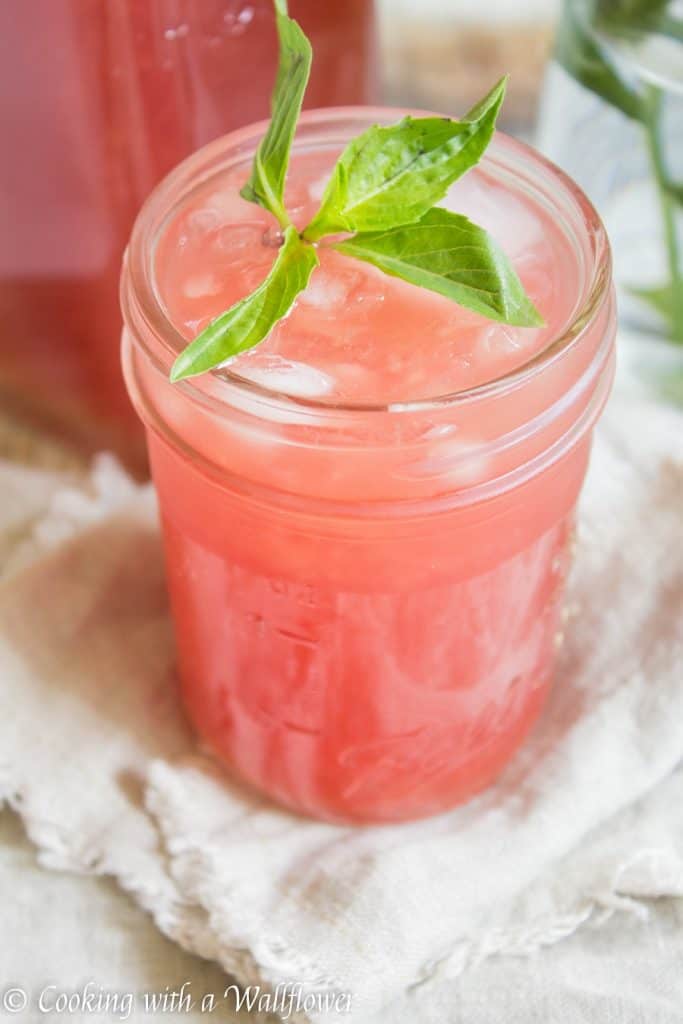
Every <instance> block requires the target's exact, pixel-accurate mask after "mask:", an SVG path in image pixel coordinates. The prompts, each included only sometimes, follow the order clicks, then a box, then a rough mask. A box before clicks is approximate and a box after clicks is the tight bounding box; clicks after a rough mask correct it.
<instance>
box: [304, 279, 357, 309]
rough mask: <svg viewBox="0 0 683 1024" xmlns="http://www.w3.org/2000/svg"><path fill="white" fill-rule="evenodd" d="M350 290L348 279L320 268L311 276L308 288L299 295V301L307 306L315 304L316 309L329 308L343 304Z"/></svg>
mask: <svg viewBox="0 0 683 1024" xmlns="http://www.w3.org/2000/svg"><path fill="white" fill-rule="evenodd" d="M349 291H350V286H349V282H348V281H344V279H342V278H340V277H337V276H335V277H333V276H332V275H331V274H326V273H325V272H324V271H323V270H318V272H317V273H315V274H313V276H312V277H311V280H310V281H309V282H308V287H307V288H306V290H305V291H303V292H302V293H301V295H300V296H299V302H301V303H303V304H304V305H305V306H315V307H316V309H327V310H329V309H330V308H331V307H333V306H341V305H342V303H343V302H344V301H345V300H346V298H347V296H348V294H349Z"/></svg>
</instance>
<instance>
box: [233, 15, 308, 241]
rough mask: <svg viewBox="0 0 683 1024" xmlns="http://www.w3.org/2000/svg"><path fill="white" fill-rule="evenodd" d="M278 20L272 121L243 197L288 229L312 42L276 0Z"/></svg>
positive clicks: (257, 153) (260, 147)
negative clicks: (290, 169)
mask: <svg viewBox="0 0 683 1024" xmlns="http://www.w3.org/2000/svg"><path fill="white" fill-rule="evenodd" d="M275 18H276V22H277V32H278V38H279V41H280V58H279V62H278V69H277V78H276V79H275V87H274V89H273V95H272V99H271V119H270V124H269V125H268V130H267V132H266V134H265V135H264V137H263V139H262V140H261V142H260V144H259V147H258V149H257V150H256V155H255V157H254V164H253V167H252V171H251V177H250V178H249V181H248V182H247V184H246V185H245V186H244V188H242V189H241V191H240V195H241V196H242V197H243V198H244V199H248V200H249V202H252V203H258V204H259V206H263V207H265V209H266V210H270V212H271V213H273V214H275V216H276V217H277V219H278V220H279V222H280V224H281V225H282V226H283V227H285V226H286V225H288V224H289V223H290V220H289V216H288V214H287V211H286V210H285V208H284V202H283V197H284V191H285V177H286V175H287V165H288V163H289V151H290V149H291V146H292V139H293V138H294V133H295V131H296V125H297V121H298V120H299V114H300V113H301V104H302V102H303V98H304V93H305V91H306V85H307V84H308V78H309V75H310V73H311V61H312V59H313V57H312V50H311V44H310V42H309V41H308V39H307V38H306V36H305V35H304V33H303V32H302V30H301V29H300V28H299V26H298V24H297V23H296V22H295V21H293V20H292V18H289V17H288V16H287V4H286V2H285V0H275Z"/></svg>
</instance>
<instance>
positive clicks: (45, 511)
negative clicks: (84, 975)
mask: <svg viewBox="0 0 683 1024" xmlns="http://www.w3.org/2000/svg"><path fill="white" fill-rule="evenodd" d="M681 426H682V419H681V417H680V415H679V414H677V413H675V412H674V411H672V410H669V409H666V408H661V407H658V406H656V405H654V404H653V403H651V402H649V401H647V400H645V399H643V398H640V397H636V396H634V395H629V396H622V397H618V396H617V397H616V398H615V399H614V400H613V401H612V403H611V405H610V408H609V410H608V412H607V414H606V416H605V420H604V422H603V425H602V427H601V429H600V432H599V436H598V438H597V441H596V445H595V452H594V459H593V464H592V468H591V472H590V478H589V482H588V485H587V488H586V492H585V497H584V500H583V503H582V516H581V529H580V541H579V552H578V556H577V566H576V571H575V574H574V578H573V581H572V585H571V593H570V607H572V606H573V607H575V609H576V615H575V616H574V617H573V621H572V623H571V628H570V629H569V630H568V634H567V644H566V648H565V650H564V652H563V655H562V658H561V664H560V670H559V673H558V679H557V685H556V687H555V690H554V694H553V697H552V699H551V701H550V705H549V707H548V709H547V711H546V713H545V714H544V717H543V720H542V722H541V724H540V726H539V727H538V728H537V729H536V731H535V733H534V735H533V736H532V738H531V740H530V741H529V743H528V744H527V746H526V747H525V748H524V750H523V751H522V752H521V753H520V754H519V755H518V756H517V757H516V759H515V760H514V762H513V764H512V765H511V766H510V768H509V770H508V771H507V772H506V773H505V775H504V777H503V778H502V779H501V781H500V783H499V784H498V785H496V786H495V787H494V788H493V789H491V790H490V791H489V792H487V793H486V794H484V795H482V796H481V797H480V798H478V799H477V800H475V801H473V802H472V803H470V804H469V805H467V806H466V807H463V808H460V809H458V810H456V811H454V812H452V813H450V814H447V815H443V816H441V817H439V818H436V819H433V820H432V821H428V822H422V823H417V824H413V825H404V826H396V827H385V828H378V829H344V828H339V827H334V826H329V825H325V824H319V823H315V822H306V821H302V820H301V819H296V818H294V817H292V816H290V815H289V814H287V813H286V812H284V811H280V810H278V809H276V808H274V807H272V806H270V805H268V804H267V803H264V802H261V801H259V800H258V799H256V798H254V797H252V796H249V795H247V794H246V793H245V792H244V791H243V790H242V789H241V788H240V787H239V786H238V785H236V784H235V783H231V782H229V781H228V780H227V779H226V778H225V777H224V776H223V775H222V773H221V772H220V770H219V769H217V768H216V767H214V765H213V764H212V763H211V762H210V761H209V760H208V759H206V758H204V757H203V756H202V755H201V754H200V753H199V752H198V751H197V749H196V745H195V741H194V739H193V737H192V735H191V733H190V732H189V730H188V729H187V727H186V725H185V723H184V720H183V718H182V715H181V713H180V711H179V708H178V703H177V697H176V690H175V682H174V674H173V649H172V642H171V632H170V626H169V621H168V615H167V608H166V598H165V592H164V585H163V573H162V568H161V560H160V551H159V539H158V534H157V528H156V522H155V516H154V505H153V499H152V495H151V492H150V491H149V490H145V489H142V490H141V489H138V488H136V487H135V486H134V485H133V484H132V483H131V482H130V481H129V480H128V479H127V478H126V477H125V475H124V474H123V473H122V472H121V471H120V470H119V469H118V468H117V467H116V466H115V464H113V463H112V462H111V461H110V460H108V459H106V458H103V459H100V460H99V461H98V463H97V464H96V466H95V468H94V471H93V475H92V480H91V482H90V485H89V487H87V488H83V487H79V486H70V485H69V484H68V482H65V481H64V479H62V478H60V477H57V476H48V475H46V474H43V473H40V472H30V471H26V470H19V469H17V468H16V467H14V466H10V465H4V466H3V467H2V470H1V474H0V488H1V492H0V493H1V494H2V515H1V517H0V519H1V522H0V534H1V543H0V553H2V556H3V570H4V571H3V576H2V580H1V582H0V687H1V689H2V694H3V703H2V707H3V710H4V713H3V716H2V721H1V722H0V751H1V753H0V794H1V795H2V796H4V798H5V799H6V800H7V801H8V802H9V803H10V804H11V805H12V806H13V807H15V808H16V809H17V810H18V812H19V813H20V814H21V816H22V818H23V820H24V823H25V825H26V828H27V830H28V833H29V835H30V837H31V839H32V840H33V842H34V843H35V844H36V845H37V846H38V848H39V850H40V858H41V862H42V863H43V864H44V865H46V866H49V867H55V868H66V869H68V870H73V871H78V872H92V873H102V874H110V875H112V876H113V877H114V878H115V879H116V880H117V881H118V883H119V884H120V885H121V886H122V887H123V888H124V889H126V890H127V891H128V892H129V893H131V894H132V895H133V897H134V898H135V899H136V900H137V901H138V902H139V903H140V904H141V906H143V907H144V908H145V909H147V910H148V911H149V912H150V913H151V914H152V915H153V917H154V920H155V921H156V923H157V925H158V927H159V928H160V929H161V930H162V931H163V932H164V933H165V934H166V935H168V936H170V937H171V938H172V939H174V940H175V941H176V942H178V943H179V944H180V945H182V946H183V947H184V948H186V949H189V950H192V951H194V952H197V953H199V954H200V955H202V956H205V957H208V958H212V959H215V960H217V961H218V962H219V963H221V964H222V965H223V966H224V967H225V968H226V970H229V971H231V972H233V973H234V974H235V975H237V976H238V977H239V978H240V979H241V980H242V981H243V982H244V983H247V984H248V983H250V982H258V983H263V984H268V985H270V986H275V985H277V984H278V983H281V982H284V981H297V982H303V983H306V984H307V985H308V986H309V987H310V989H311V990H313V989H315V990H316V991H321V990H323V989H324V988H325V986H327V990H328V991H341V992H346V991H348V992H350V993H351V996H352V1010H351V1013H349V1014H346V1016H345V1019H347V1020H351V1021H354V1022H356V1021H358V1022H362V1024H375V1022H377V1024H379V1022H382V1024H384V1022H385V1021H386V1022H387V1024H388V1022H389V1021H391V1022H392V1024H403V1022H405V1024H408V1022H409V1021H410V1022H413V1021H415V1020H419V1021H420V1022H423V1021H424V1022H431V1021H432V1020H434V1021H437V1020H439V1021H440V1022H443V1021H444V1020H447V1018H446V1017H445V1016H444V1011H443V1006H444V993H445V992H448V991H451V990H452V988H451V987H452V984H453V982H452V980H451V979H453V978H457V977H459V976H461V975H462V974H463V972H468V971H471V970H472V969H473V968H474V967H476V965H477V964H479V963H481V962H483V961H486V960H487V959H488V958H490V957H491V956H493V955H496V954H515V955H520V954H524V955H526V954H531V953H534V952H535V951H537V950H538V949H540V948H541V947H543V946H545V945H548V944H552V943H556V942H558V941H560V940H561V939H563V938H565V937H567V936H569V935H571V934H572V933H574V932H576V931H577V930H578V929H580V928H581V927H582V926H585V925H588V924H589V923H590V924H593V925H595V924H597V923H599V922H600V921H601V920H604V919H605V918H607V917H609V916H610V915H612V914H614V912H615V911H619V910H627V911H632V912H635V913H636V914H643V913H644V912H645V908H646V906H647V900H649V899H651V898H653V897H663V896H673V897H680V896H683V799H682V797H683V774H682V773H681V772H680V771H676V767H677V765H678V764H679V762H680V760H681V756H682V755H683V685H682V683H683V523H682V521H681V508H682V507H683V460H682V458H681V455H682V453H681ZM304 1016H307V1017H308V1018H309V1019H311V1020H316V1021H322V1020H328V1021H329V1020H330V1019H334V1015H332V1016H330V1015H329V1014H328V1015H326V1014H324V1013H322V1012H318V1011H317V1010H316V1009H312V1010H311V1011H310V1012H309V1013H307V1014H305V1015H304ZM457 1019H458V1018H457V1017H456V1016H454V1017H453V1021H455V1020H457ZM468 1024H469V1022H468Z"/></svg>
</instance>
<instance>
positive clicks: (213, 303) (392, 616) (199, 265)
mask: <svg viewBox="0 0 683 1024" xmlns="http://www.w3.org/2000/svg"><path fill="white" fill-rule="evenodd" d="M368 116H369V115H368ZM507 145H511V146H514V144H509V143H506V146H507ZM520 148H521V147H520ZM526 152H528V151H526ZM337 153H338V147H334V146H333V147H329V148H325V149H319V150H317V151H313V152H299V153H297V154H296V155H295V156H294V158H293V162H292V166H291V171H290V175H289V181H288V207H289V209H290V210H292V211H293V212H294V219H295V221H296V223H297V225H299V226H303V225H304V224H305V223H306V221H307V219H308V218H309V217H310V215H311V214H312V212H313V210H314V208H315V206H316V205H317V203H318V202H319V199H320V196H321V194H322V190H323V187H324V183H325V179H326V177H327V175H328V174H329V170H330V168H331V166H332V163H333V162H334V159H335V157H336V155H337ZM247 173H248V164H242V165H239V166H234V167H231V168H228V169H226V170H224V171H222V172H221V173H217V174H215V175H214V176H212V177H211V178H210V180H209V181H208V182H205V183H204V184H202V185H201V186H199V187H198V188H197V189H195V190H194V191H193V192H192V193H191V194H190V195H189V196H188V197H186V198H185V199H184V200H183V201H181V202H179V203H178V205H177V206H176V208H175V209H174V212H173V215H172V217H170V218H169V219H168V220H167V221H166V222H165V224H164V226H163V230H162V231H161V233H160V237H159V239H158V245H157V248H156V256H155V260H154V268H153V276H154V278H155V288H156V292H157V296H158V299H159V301H160V304H161V306H162V307H163V308H164V310H165V314H166V316H167V317H168V319H169V320H170V321H171V322H172V323H173V325H175V328H176V329H177V330H178V331H179V332H180V333H181V334H182V335H183V336H184V337H185V338H186V339H188V340H189V339H190V338H192V337H194V336H195V335H196V333H197V332H198V331H199V330H200V329H201V328H203V327H204V326H205V325H206V324H207V323H208V322H209V321H210V320H211V319H212V318H214V317H215V316H216V315H217V314H218V313H220V312H221V311H222V310H224V309H226V308H227V307H228V306H229V305H231V304H232V303H233V302H235V301H236V300H237V299H239V298H240V297H242V296H244V295H246V294H247V293H248V292H249V291H251V290H252V289H253V288H254V287H255V286H256V285H257V284H258V283H259V282H260V281H261V280H262V279H263V277H264V276H265V274H266V273H267V271H268V268H269V266H270V265H271V264H272V261H273V259H274V256H275V252H276V250H275V248H274V247H273V242H274V235H275V232H274V227H273V219H272V218H271V217H270V216H269V215H268V214H266V213H265V212H264V211H262V210H260V209H259V208H258V207H257V206H254V205H252V204H249V203H247V202H245V201H244V200H242V199H240V197H239V195H238V190H239V187H240V186H241V184H242V183H243V182H244V180H245V177H246V174H247ZM444 205H447V206H451V207H452V208H453V209H456V210H458V211H459V212H462V213H465V214H467V215H468V216H470V217H471V218H472V219H473V220H474V221H476V222H478V223H480V224H482V225H483V226H485V227H487V228H488V229H489V230H490V231H491V232H492V233H493V234H494V235H495V237H496V238H497V239H498V240H499V242H500V243H501V244H502V245H503V247H504V248H505V249H506V251H507V253H508V255H509V256H510V257H511V259H512V261H513V263H514V265H515V267H516V269H517V271H518V273H519V275H520V277H521V279H522V281H523V282H524V285H525V286H526V289H527V291H528V292H529V294H530V296H531V297H532V299H533V301H534V302H535V304H536V305H537V307H538V308H539V309H540V311H541V312H542V314H543V316H544V318H545V320H546V322H547V325H546V326H545V327H543V328H540V329H522V328H515V327H510V326H506V325H502V324H496V323H492V322H491V321H488V320H486V319H485V318H483V317H481V316H478V315H476V314H474V313H471V312H468V311H466V310H464V309H462V308H461V307H459V306H457V305H455V304H453V303H452V302H450V301H448V300H447V299H445V298H443V297H440V296H437V295H434V294H432V293H429V292H426V291H424V290H421V289H418V288H416V287H413V286H411V285H409V284H406V283H405V282H402V281H400V280H398V279H395V278H390V277H387V276H386V275H384V274H382V273H380V272H379V271H377V270H375V269H374V268H372V267H370V266H368V265H365V264H362V263H360V262H358V261H355V260H351V259H349V258H348V257H345V256H342V255H340V254H338V253H335V252H334V251H333V250H331V249H330V248H329V247H327V248H326V247H325V246H324V245H322V246H320V247H319V256H320V267H319V268H318V269H317V270H316V271H315V272H314V275H313V277H312V279H311V282H310V284H309V287H308V288H307V290H306V292H305V293H304V294H302V295H301V296H300V297H299V299H298V300H297V302H296V306H295V308H294V310H293V311H292V313H291V314H290V315H289V317H288V318H287V319H286V320H285V321H283V322H282V323H280V324H279V325H278V326H277V327H276V328H275V329H274V330H273V331H272V333H271V335H270V337H269V338H268V339H267V340H266V341H265V342H263V343H262V344H261V345H259V346H258V347H257V348H256V349H254V350H252V351H250V352H248V353H244V354H242V355H240V356H238V357H237V358H235V359H234V360H232V361H231V362H230V364H229V366H227V367H225V368H224V369H223V370H219V371H216V372H214V373H212V374H209V375H205V376H203V377H201V378H197V380H196V381H195V382H194V383H193V384H192V385H191V387H193V388H195V389H196V390H195V398H197V396H200V398H199V401H198V402H196V401H188V398H187V394H189V392H184V390H183V386H181V387H180V388H178V387H172V386H170V385H168V384H167V383H166V382H165V381H164V380H163V378H162V377H161V376H159V375H155V373H154V372H153V371H152V370H151V368H150V367H149V366H148V365H147V364H146V363H143V362H142V361H138V360H137V357H133V363H131V366H132V367H133V369H132V370H131V371H130V372H129V382H130V381H132V380H133V377H135V384H134V390H136V391H137V402H138V407H139V408H140V409H141V410H142V412H143V415H144V416H145V419H146V422H147V424H148V428H149V429H148V440H149V445H150V454H151V460H152V467H153V473H154V478H155V482H156V485H157V490H158V492H159V500H160V507H161V513H162V518H163V524H164V533H165V545H166V557H167V565H168V577H169V587H170V592H171V599H172V605H173V612H174V619H175V627H176V634H177V638H178V649H179V658H180V670H181V677H182V680H183V689H184V697H185V702H186V705H187V707H188V710H189V713H190V715H191V717H192V719H193V720H194V722H195V724H196V726H197V728H198V730H199V731H200V733H201V734H202V735H203V736H204V737H205V738H206V739H207V740H208V742H209V743H210V745H211V747H212V748H213V749H214V750H215V751H216V752H217V753H218V754H219V755H220V756H221V757H222V758H223V759H224V760H225V761H226V762H227V763H228V764H229V765H230V766H232V767H233V768H235V769H237V771H238V772H239V773H240V775H241V776H242V777H243V778H246V779H247V780H248V781H250V782H251V783H253V784H254V785H255V786H257V787H258V788H260V789H261V790H264V791H265V792H267V793H268V794H270V795H271V796H273V797H274V798H276V799H277V800H279V801H281V802H284V803H286V804H288V805H290V806H292V807H294V808H296V809H298V810H302V811H304V812H307V813H310V814H313V815H316V816H320V817H325V818H329V819H333V820H347V821H392V820H399V819H403V818H411V817H417V816H420V815H424V814H429V813H434V812H436V811H439V810H442V809H444V808H446V807H449V806H451V805H453V804H454V803H457V802H458V801H460V800H462V799H465V798H466V797H468V796H470V795H472V793H474V792H476V791H477V790H479V789H480V788H481V787H482V786H484V785H486V784H487V783H488V782H489V781H490V780H491V779H492V778H493V777H494V776H495V775H496V774H497V773H498V772H499V771H500V769H501V767H502V766H503V764H504V763H505V761H506V760H507V759H508V758H509V756H510V754H511V753H512V751H513V750H514V749H515V748H516V747H517V745H518V744H519V742H520V741H521V739H522V737H523V736H524V735H525V733H526V732H527V731H528V729H529V727H530V725H531V723H532V722H533V721H534V719H535V718H536V716H537V715H538V712H539V709H540V707H541V705H542V703H543V700H544V698H545V695H546V692H547V688H548V685H549V682H550V678H551V674H552V667H553V663H554V657H555V650H556V647H557V644H558V637H559V633H560V597H561V593H562V584H563V581H564V578H565V575H566V570H567V566H568V560H569V550H570V541H571V536H572V530H573V521H574V507H575V502H576V498H577V495H578V492H579V489H580V486H581V483H582V480H583V477H584V473H585V468H586V463H587V458H588V450H589V444H590V434H589V432H588V431H587V430H586V429H583V431H582V432H581V433H580V434H577V435H576V437H575V440H574V441H573V442H572V443H569V442H568V441H567V440H566V439H567V438H568V437H569V436H570V434H571V431H572V429H573V426H572V425H573V424H575V423H576V422H577V420H580V419H581V416H583V415H584V414H585V415H588V413H587V412H586V410H587V409H588V408H589V406H590V404H591V402H592V403H593V407H594V408H597V407H598V406H601V404H602V402H603V401H604V394H605V392H606V389H607V388H608V386H609V378H610V370H609V368H607V369H605V367H606V366H607V367H608V364H609V358H610V357H609V355H608V356H605V357H604V358H602V362H601V364H600V367H599V369H601V370H604V373H603V383H602V384H601V386H600V393H599V395H597V397H596V392H595V390H594V389H593V390H591V388H589V387H588V386H587V385H586V386H582V387H581V388H578V387H573V384H574V382H575V381H576V380H577V379H579V378H581V375H582V374H583V373H588V370H587V368H588V367H589V366H590V365H591V364H594V363H595V361H596V358H597V357H596V353H597V352H598V350H601V351H603V352H604V351H606V349H605V344H608V345H611V341H610V339H609V338H608V334H609V331H608V328H607V321H606V319H605V318H603V321H602V323H601V324H600V325H598V326H597V327H596V328H595V330H594V331H593V334H592V336H591V338H590V339H588V340H587V341H586V342H585V344H584V345H583V347H582V348H581V347H578V348H576V349H575V350H574V351H573V353H571V355H570V357H569V358H564V359H558V360H557V361H556V363H555V365H553V366H551V367H548V366H546V367H545V369H544V371H543V373H540V372H539V373H538V374H536V375H535V376H534V374H533V373H529V374H528V375H527V376H525V377H524V379H523V380H522V378H520V384H519V385H518V386H514V385H510V386H506V387H505V388H504V389H503V390H501V391H500V392H499V393H497V394H492V395H491V396H490V397H487V395H480V396H479V397H477V396H478V393H477V391H476V390H474V391H470V395H471V396H472V397H471V400H470V399H465V398H463V399H462V400H459V401H458V402H457V403H456V405H457V408H455V407H454V406H453V404H450V403H449V402H440V401H439V396H447V395H450V394H451V393H453V392H463V391H466V390H467V389H476V388H477V387H478V386H480V385H484V384H487V383H488V382H491V381H494V380H496V379H497V378H500V377H502V376H503V375H510V374H512V373H513V371H514V370H516V369H519V368H521V367H528V366H529V365H532V364H533V360H534V358H535V357H536V356H538V355H539V354H540V353H542V352H543V351H544V350H545V349H546V348H547V347H548V345H549V343H550V342H551V341H552V340H553V339H555V338H557V337H558V336H560V335H561V334H562V331H563V329H564V328H565V327H566V326H567V325H568V324H569V323H570V322H571V320H572V318H573V317H574V316H575V315H576V313H577V310H578V307H579V305H580V302H581V296H582V292H583V291H584V290H585V280H582V275H583V276H585V268H583V267H582V263H581V259H580V258H577V248H576V245H575V243H574V242H573V241H572V240H570V238H569V236H568V233H567V231H566V230H565V228H564V227H563V226H562V223H561V221H560V218H558V217H557V216H555V215H554V214H553V211H552V209H550V208H549V207H548V206H546V205H544V203H543V202H541V201H539V200H538V198H537V197H535V196H533V195H532V194H530V193H528V192H527V191H525V190H524V189H523V188H517V187H515V183H514V181H513V182H511V181H510V180H509V178H506V177H505V176H504V175H501V174H500V173H498V172H497V171H496V168H495V166H494V165H493V164H489V161H488V158H487V159H486V160H485V161H484V162H483V164H482V165H481V167H479V168H477V169H476V170H475V171H473V172H471V173H470V174H468V175H467V177H466V178H465V179H463V180H461V181H460V182H458V183H457V184H456V185H455V186H454V187H453V188H452V190H451V192H450V194H449V196H448V198H447V200H446V201H445V203H444ZM605 339H607V342H606V343H604V342H605ZM610 352H611V348H610ZM605 360H607V362H606V361H605ZM598 362H599V363H600V360H599V359H598ZM235 375H237V376H238V377H239V378H241V380H242V381H243V382H248V383H242V384H240V383H239V382H236V381H235ZM563 396H564V397H563ZM420 403H423V405H420ZM340 406H341V407H343V408H338V407H340ZM152 408H153V409H154V413H153V414H151V413H150V410H151V409H152ZM549 408H550V409H551V413H549V412H548V409H549ZM226 409H227V410H228V411H227V413H226V412H225V411H226ZM596 414H597V413H596V412H595V411H593V412H591V413H590V415H591V416H592V417H593V419H594V417H595V415H596ZM544 417H545V418H544ZM591 422H592V420H591ZM161 423H163V424H164V426H163V428H161V427H160V424H161ZM530 424H531V425H533V429H532V427H531V426H530ZM501 438H503V439H507V440H505V441H504V442H501ZM563 439H564V440H563ZM553 446H555V448H557V455H556V456H553V457H548V452H552V451H554V447H553Z"/></svg>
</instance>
